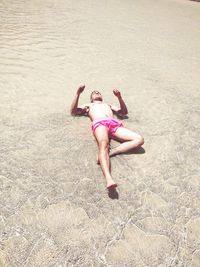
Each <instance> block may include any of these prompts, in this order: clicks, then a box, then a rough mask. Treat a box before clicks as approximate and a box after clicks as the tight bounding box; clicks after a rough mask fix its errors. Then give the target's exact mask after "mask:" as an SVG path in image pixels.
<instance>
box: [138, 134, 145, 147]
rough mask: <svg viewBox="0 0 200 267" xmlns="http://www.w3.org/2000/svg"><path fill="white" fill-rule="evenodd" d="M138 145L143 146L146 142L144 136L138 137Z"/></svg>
mask: <svg viewBox="0 0 200 267" xmlns="http://www.w3.org/2000/svg"><path fill="white" fill-rule="evenodd" d="M137 143H138V146H142V145H143V144H144V138H143V137H142V136H138V137H137Z"/></svg>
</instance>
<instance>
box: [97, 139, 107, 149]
mask: <svg viewBox="0 0 200 267" xmlns="http://www.w3.org/2000/svg"><path fill="white" fill-rule="evenodd" d="M108 145H109V144H108V141H107V140H102V141H100V142H99V149H100V150H108Z"/></svg>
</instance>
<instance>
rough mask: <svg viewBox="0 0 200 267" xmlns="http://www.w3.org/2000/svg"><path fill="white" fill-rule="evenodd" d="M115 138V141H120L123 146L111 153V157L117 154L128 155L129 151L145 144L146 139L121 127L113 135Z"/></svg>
mask: <svg viewBox="0 0 200 267" xmlns="http://www.w3.org/2000/svg"><path fill="white" fill-rule="evenodd" d="M113 137H114V139H116V140H118V141H120V142H121V144H120V145H119V146H118V147H116V148H113V149H112V150H111V151H110V153H109V155H110V157H112V156H115V155H117V154H121V153H126V152H128V151H129V150H132V149H134V148H136V147H139V146H141V145H143V144H144V138H143V137H142V136H141V135H139V134H137V133H135V132H133V131H130V130H129V129H127V128H125V127H119V128H118V129H117V131H116V132H115V133H114V134H113Z"/></svg>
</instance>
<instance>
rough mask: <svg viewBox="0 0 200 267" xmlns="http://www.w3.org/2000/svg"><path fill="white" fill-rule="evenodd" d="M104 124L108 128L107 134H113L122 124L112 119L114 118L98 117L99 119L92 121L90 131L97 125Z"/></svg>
mask: <svg viewBox="0 0 200 267" xmlns="http://www.w3.org/2000/svg"><path fill="white" fill-rule="evenodd" d="M101 125H102V126H105V127H106V128H107V129H108V133H109V136H111V137H112V136H113V134H114V133H115V132H116V131H117V129H118V128H119V127H121V126H123V124H122V123H121V122H120V121H118V120H116V119H114V118H100V119H96V120H94V121H93V122H92V131H93V134H94V132H95V130H96V128H97V127H98V126H101Z"/></svg>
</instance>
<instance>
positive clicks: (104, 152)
mask: <svg viewBox="0 0 200 267" xmlns="http://www.w3.org/2000/svg"><path fill="white" fill-rule="evenodd" d="M94 135H95V137H96V140H97V142H98V147H99V153H98V158H99V162H100V165H101V168H102V171H103V174H104V176H105V178H106V183H107V188H108V189H111V188H113V187H116V186H117V185H116V183H115V182H114V180H113V178H112V175H111V173H110V158H109V154H108V148H109V137H108V130H107V128H106V127H105V126H102V125H101V126H98V127H97V128H96V130H95V132H94Z"/></svg>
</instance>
